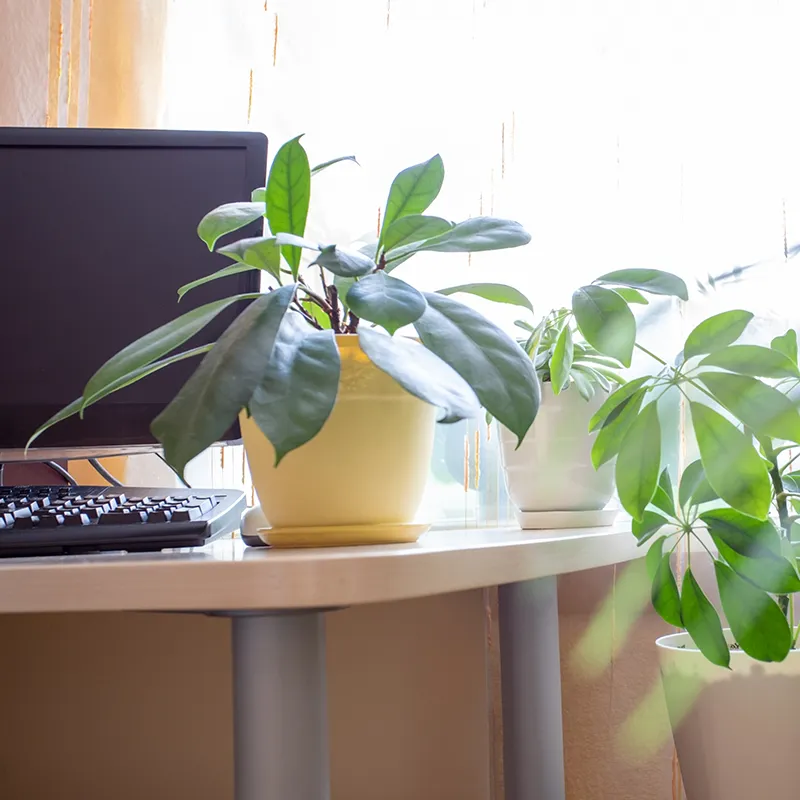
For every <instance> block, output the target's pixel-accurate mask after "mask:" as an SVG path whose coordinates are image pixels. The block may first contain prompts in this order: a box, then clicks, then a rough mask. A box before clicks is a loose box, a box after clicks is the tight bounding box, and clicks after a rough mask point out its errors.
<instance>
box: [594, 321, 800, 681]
mask: <svg viewBox="0 0 800 800" xmlns="http://www.w3.org/2000/svg"><path fill="white" fill-rule="evenodd" d="M752 318H753V314H751V313H750V312H748V311H743V310H734V311H727V312H724V313H721V314H718V315H716V316H713V317H710V318H709V319H707V320H705V321H704V322H701V323H700V324H699V325H698V326H697V327H696V328H695V329H694V330H693V331H692V332H691V333H690V334H689V336H688V337H687V339H686V341H685V344H684V347H683V350H682V352H681V354H680V356H679V357H678V359H677V360H676V361H674V363H672V364H669V363H667V361H666V360H664V359H662V358H660V357H659V356H658V355H656V354H654V353H650V351H645V352H647V353H648V354H649V355H650V356H651V357H652V358H653V359H654V360H655V361H656V362H657V364H658V366H659V369H658V371H657V373H656V374H655V375H652V376H644V377H639V378H636V379H634V380H631V381H629V382H627V383H626V384H624V385H623V386H622V387H620V388H619V389H618V390H617V391H616V392H614V393H613V394H612V395H611V396H610V397H609V398H608V399H607V400H606V402H605V403H604V404H603V405H602V407H601V408H600V409H599V410H598V411H597V413H596V414H595V415H594V417H593V419H592V421H591V423H590V427H591V429H592V430H597V431H598V433H597V438H596V441H595V445H594V452H593V457H594V459H595V463H596V464H598V465H599V464H603V463H606V462H607V461H610V460H611V459H612V458H614V457H616V466H615V477H616V485H617V491H618V494H619V498H620V501H621V503H622V505H623V506H624V508H625V509H626V510H627V511H628V512H629V513H630V514H631V516H632V517H633V533H634V535H635V536H636V537H637V539H638V542H639V544H640V545H644V544H645V543H649V549H648V553H647V558H646V561H647V567H648V570H649V573H650V577H651V579H652V601H653V605H654V607H655V609H656V611H657V612H658V613H659V614H660V615H661V617H663V619H664V620H666V621H667V622H668V623H670V624H671V625H675V626H676V627H681V628H684V629H685V630H686V631H687V632H688V633H689V634H690V636H691V637H692V639H693V640H694V642H695V644H696V645H697V647H698V648H699V649H700V650H701V651H702V653H703V654H704V655H705V656H706V657H707V658H708V659H709V660H710V661H711V662H713V663H714V664H718V665H720V666H723V667H728V666H729V664H730V645H729V643H728V642H727V641H726V639H725V636H724V635H723V629H722V625H721V622H720V618H719V614H718V612H717V610H716V609H715V607H714V605H713V604H712V603H711V602H710V601H709V599H708V598H707V596H706V594H705V592H704V591H703V589H702V588H701V586H700V583H699V582H698V580H697V577H696V575H695V571H694V568H693V564H692V556H693V554H696V553H697V552H698V551H700V552H706V553H707V554H708V556H709V557H710V558H711V560H712V563H713V567H714V576H715V579H716V585H717V589H718V590H719V597H720V601H721V605H722V609H723V611H724V612H725V616H726V618H727V622H728V624H729V626H730V628H731V633H732V636H733V638H734V640H735V643H736V644H737V645H738V646H739V647H741V649H742V650H744V651H745V652H746V653H747V654H748V655H750V656H751V657H753V658H755V659H758V660H760V661H782V660H783V659H784V658H786V656H787V654H788V653H789V651H790V649H792V648H793V647H794V646H795V643H796V641H797V638H798V632H800V628H798V627H796V626H795V621H794V604H793V603H792V602H791V595H792V593H794V592H797V591H798V590H800V576H798V572H797V563H796V559H795V555H794V553H793V551H792V538H791V531H792V526H793V524H794V522H795V521H796V520H797V519H798V510H799V509H798V503H797V501H798V498H800V473H798V472H795V471H793V470H792V465H793V463H794V461H795V458H796V457H797V456H794V457H791V456H790V455H788V454H789V453H790V452H791V449H792V448H793V447H796V446H797V443H799V442H800V414H799V413H798V409H797V406H796V404H795V402H793V401H792V400H791V399H790V398H789V396H788V394H789V393H790V392H792V391H794V390H796V389H797V387H798V385H800V369H799V368H798V358H797V337H796V334H795V332H794V331H792V330H790V331H788V332H787V333H786V334H785V335H783V336H779V337H777V338H775V339H773V340H772V342H771V344H770V346H769V347H764V346H760V345H757V344H739V343H737V342H738V340H739V338H740V337H741V335H742V334H743V333H744V331H745V329H746V327H747V325H748V324H749V323H750V321H751V320H752ZM637 347H640V345H637ZM641 349H643V350H644V348H641ZM673 387H674V388H677V390H678V391H680V392H681V393H682V395H683V397H684V400H685V404H686V408H687V410H688V416H689V418H690V421H691V431H692V435H693V437H694V440H695V442H696V446H697V452H699V455H700V458H699V459H697V460H695V461H693V462H691V463H690V464H688V465H687V466H686V468H685V469H684V470H683V471H682V473H681V475H680V480H679V481H678V483H677V485H674V484H673V481H672V479H671V477H670V474H669V471H668V469H666V468H664V469H662V466H661V438H662V429H661V423H660V420H659V411H658V405H659V400H660V398H661V397H663V395H664V394H665V393H666V392H667V391H669V390H670V389H671V388H673ZM709 540H710V543H712V544H713V548H711V547H709V546H708V544H707V542H709ZM682 544H685V546H686V570H685V573H684V575H683V580H682V585H681V587H680V589H679V587H678V581H677V579H676V573H675V567H674V566H673V560H674V559H671V556H672V554H673V553H674V552H675V550H676V548H677V547H678V546H679V545H682ZM714 550H716V552H713V551H714Z"/></svg>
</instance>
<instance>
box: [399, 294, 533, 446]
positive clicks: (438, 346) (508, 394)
mask: <svg viewBox="0 0 800 800" xmlns="http://www.w3.org/2000/svg"><path fill="white" fill-rule="evenodd" d="M425 299H426V300H427V301H428V308H427V310H426V311H425V313H424V314H423V315H422V317H420V319H418V320H417V321H416V322H415V323H414V326H415V327H416V329H417V333H418V334H419V337H420V339H421V341H422V343H423V344H424V345H425V347H427V348H428V349H429V350H432V351H433V352H434V353H435V354H436V355H437V356H439V358H441V359H442V361H445V362H446V363H448V364H449V365H450V366H451V367H453V369H454V370H455V371H456V372H457V373H458V374H459V375H461V377H462V378H464V380H465V381H466V382H467V383H468V384H469V385H470V386H471V387H472V389H473V390H474V391H475V394H476V395H477V396H478V399H479V400H480V401H481V404H482V405H483V407H484V408H485V409H486V410H487V411H489V412H490V413H491V414H492V415H493V416H494V417H495V418H496V419H497V420H499V421H500V422H501V423H502V424H503V425H505V426H506V428H508V429H509V430H510V431H512V433H514V434H515V435H516V436H517V439H518V441H519V442H522V439H523V438H524V437H525V434H526V433H527V432H528V428H530V426H531V424H532V423H533V420H534V417H535V416H536V412H537V411H538V410H539V400H540V388H539V381H538V379H537V377H536V371H535V370H534V368H533V364H532V363H531V361H530V359H529V358H528V357H527V356H526V355H525V353H524V352H523V350H522V348H520V347H519V346H518V345H517V343H516V342H515V341H514V340H513V339H512V338H511V337H510V336H508V334H506V333H505V332H503V331H502V330H500V328H498V327H497V326H496V325H494V324H493V323H491V322H489V320H487V319H486V318H485V317H484V316H482V315H481V314H479V313H478V312H477V311H473V310H472V309H471V308H468V307H467V306H465V305H462V304H461V303H458V302H456V301H455V300H451V299H450V298H449V297H443V296H442V295H440V294H433V293H426V294H425Z"/></svg>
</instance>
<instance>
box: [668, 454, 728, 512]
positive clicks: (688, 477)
mask: <svg viewBox="0 0 800 800" xmlns="http://www.w3.org/2000/svg"><path fill="white" fill-rule="evenodd" d="M718 499H719V495H718V494H717V493H716V492H715V491H714V490H713V489H712V488H711V484H710V483H709V482H708V479H707V478H706V471H705V470H704V469H703V462H702V461H701V460H700V459H699V458H698V459H697V460H696V461H692V463H691V464H689V465H688V466H687V467H686V469H684V471H683V475H681V485H680V488H679V489H678V503H679V504H680V506H681V508H686V507H687V506H688V505H689V501H691V502H692V505H695V506H699V505H700V504H701V503H710V502H712V501H713V500H718Z"/></svg>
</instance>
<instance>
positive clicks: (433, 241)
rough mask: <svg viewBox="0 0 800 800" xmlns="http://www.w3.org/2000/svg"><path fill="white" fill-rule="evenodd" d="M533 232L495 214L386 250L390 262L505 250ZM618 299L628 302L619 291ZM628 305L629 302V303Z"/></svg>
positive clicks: (525, 238) (527, 238)
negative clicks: (420, 256)
mask: <svg viewBox="0 0 800 800" xmlns="http://www.w3.org/2000/svg"><path fill="white" fill-rule="evenodd" d="M530 240H531V235H530V234H529V233H528V232H527V231H526V230H525V229H524V228H523V227H522V225H520V224H519V223H518V222H514V221H513V220H510V219H496V218H494V217H473V218H472V219H468V220H466V221H464V222H459V223H458V224H457V225H454V226H453V227H452V228H450V230H448V231H446V232H445V233H442V234H440V235H439V236H434V237H432V238H430V239H424V240H423V241H421V242H412V243H411V244H407V245H405V246H403V247H397V248H395V249H394V250H391V251H389V252H387V253H386V261H387V263H388V264H390V265H391V264H394V263H395V262H397V261H398V260H400V259H405V258H408V256H409V255H411V254H412V253H420V252H423V251H434V252H438V253H477V252H480V251H483V250H504V249H507V248H509V247H520V246H521V245H524V244H528V242H529V241H530ZM617 299H618V300H619V301H620V302H622V303H624V302H625V301H624V300H622V298H621V297H619V295H617ZM626 308H627V305H626Z"/></svg>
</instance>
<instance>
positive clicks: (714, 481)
mask: <svg viewBox="0 0 800 800" xmlns="http://www.w3.org/2000/svg"><path fill="white" fill-rule="evenodd" d="M690 408H691V413H692V423H693V424H694V435H695V438H696V440H697V446H698V448H699V450H700V458H701V460H702V462H703V469H704V470H705V473H706V478H707V480H708V482H709V484H710V485H711V486H712V488H713V489H714V491H715V492H716V493H717V494H718V495H719V496H720V497H721V498H722V499H723V500H724V501H725V502H726V503H728V505H730V506H732V507H733V508H735V509H737V510H738V511H741V512H743V513H745V514H749V515H750V516H751V517H756V518H757V519H765V518H766V516H767V514H768V513H769V505H770V500H771V497H772V486H771V484H770V480H769V474H768V472H767V467H766V465H765V463H764V461H763V460H762V459H761V456H759V454H758V453H757V452H756V449H755V448H754V447H753V443H752V440H751V438H750V437H749V436H746V435H745V434H744V433H742V432H741V431H740V430H739V429H738V428H736V426H735V425H732V424H731V423H730V422H728V420H727V419H725V417H723V416H722V415H721V414H718V413H717V412H716V411H713V410H712V409H710V408H709V407H708V406H705V405H703V404H702V403H695V402H693V403H690Z"/></svg>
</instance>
